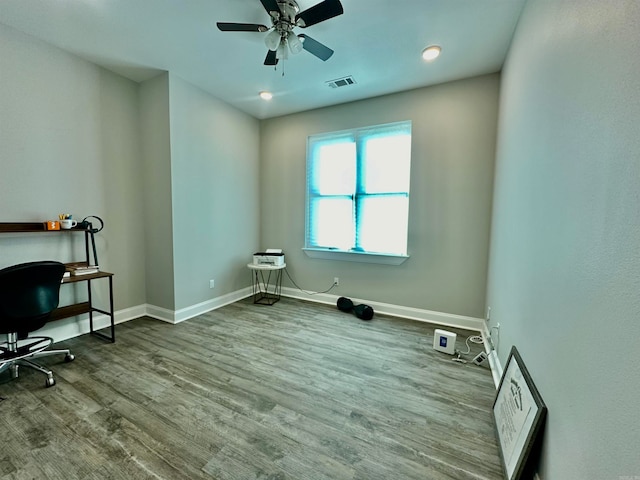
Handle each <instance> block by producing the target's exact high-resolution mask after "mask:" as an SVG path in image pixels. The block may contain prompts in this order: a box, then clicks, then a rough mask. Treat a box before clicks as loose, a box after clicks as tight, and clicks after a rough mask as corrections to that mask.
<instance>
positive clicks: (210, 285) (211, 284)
mask: <svg viewBox="0 0 640 480" xmlns="http://www.w3.org/2000/svg"><path fill="white" fill-rule="evenodd" d="M215 286H216V281H215V280H209V288H213V287H215Z"/></svg>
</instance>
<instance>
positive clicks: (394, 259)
mask: <svg viewBox="0 0 640 480" xmlns="http://www.w3.org/2000/svg"><path fill="white" fill-rule="evenodd" d="M302 251H303V252H304V253H305V254H306V255H307V256H308V257H310V258H318V259H321V260H339V261H344V262H360V263H377V264H381V265H400V264H402V263H404V262H406V261H407V259H408V258H409V255H392V254H381V253H367V252H345V251H344V250H327V249H324V248H303V249H302Z"/></svg>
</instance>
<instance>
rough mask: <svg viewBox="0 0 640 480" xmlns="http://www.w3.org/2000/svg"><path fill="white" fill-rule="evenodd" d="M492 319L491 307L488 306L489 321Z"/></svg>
mask: <svg viewBox="0 0 640 480" xmlns="http://www.w3.org/2000/svg"><path fill="white" fill-rule="evenodd" d="M490 321H491V307H487V323H489V322H490Z"/></svg>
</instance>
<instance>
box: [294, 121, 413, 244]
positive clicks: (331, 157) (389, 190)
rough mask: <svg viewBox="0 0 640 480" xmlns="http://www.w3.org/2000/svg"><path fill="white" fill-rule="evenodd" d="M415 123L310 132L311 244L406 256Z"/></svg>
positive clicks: (308, 225) (308, 231) (308, 232)
mask: <svg viewBox="0 0 640 480" xmlns="http://www.w3.org/2000/svg"><path fill="white" fill-rule="evenodd" d="M410 170H411V122H400V123H393V124H388V125H378V126H374V127H367V128H361V129H357V130H350V131H343V132H334V133H327V134H322V135H313V136H310V137H309V139H308V143H307V223H306V241H305V248H306V249H311V250H326V251H337V252H351V253H368V254H377V255H391V256H406V255H407V229H408V221H409V180H410Z"/></svg>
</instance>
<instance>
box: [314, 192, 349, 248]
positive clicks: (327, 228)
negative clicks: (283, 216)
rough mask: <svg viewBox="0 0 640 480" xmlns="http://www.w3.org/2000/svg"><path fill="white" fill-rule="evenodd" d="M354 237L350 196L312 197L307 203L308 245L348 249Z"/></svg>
mask: <svg viewBox="0 0 640 480" xmlns="http://www.w3.org/2000/svg"><path fill="white" fill-rule="evenodd" d="M354 238H355V232H354V225H353V200H352V199H351V198H313V199H311V202H310V204H309V245H308V246H310V247H322V248H337V249H339V250H349V249H351V248H352V247H353V244H354Z"/></svg>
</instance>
